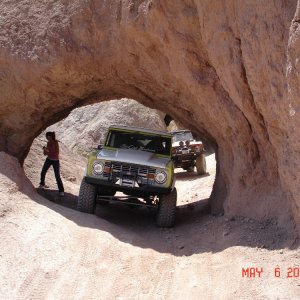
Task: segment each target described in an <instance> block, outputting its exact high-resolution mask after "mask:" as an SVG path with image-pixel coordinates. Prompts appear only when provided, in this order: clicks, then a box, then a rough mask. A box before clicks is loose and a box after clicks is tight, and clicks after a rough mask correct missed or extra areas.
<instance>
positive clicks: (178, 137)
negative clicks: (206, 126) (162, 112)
mask: <svg viewBox="0 0 300 300" xmlns="http://www.w3.org/2000/svg"><path fill="white" fill-rule="evenodd" d="M172 140H173V143H174V142H180V141H191V140H193V135H192V133H191V132H190V131H186V132H176V133H175V134H174V136H173V138H172Z"/></svg>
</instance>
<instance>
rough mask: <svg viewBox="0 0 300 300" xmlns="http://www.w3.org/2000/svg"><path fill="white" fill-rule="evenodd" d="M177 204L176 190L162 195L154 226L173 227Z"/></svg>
mask: <svg viewBox="0 0 300 300" xmlns="http://www.w3.org/2000/svg"><path fill="white" fill-rule="evenodd" d="M176 202H177V190H176V188H174V189H173V191H172V192H171V193H170V194H168V195H162V196H161V197H160V199H159V203H158V208H157V213H156V224H157V226H159V227H173V226H174V223H175V214H176Z"/></svg>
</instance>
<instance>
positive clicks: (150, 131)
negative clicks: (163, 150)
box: [108, 125, 172, 138]
mask: <svg viewBox="0 0 300 300" xmlns="http://www.w3.org/2000/svg"><path fill="white" fill-rule="evenodd" d="M108 129H120V130H130V131H137V132H146V133H154V134H158V135H164V136H168V137H170V138H171V137H172V134H171V133H169V132H167V131H160V130H153V129H148V128H143V127H135V126H126V125H121V126H120V125H111V126H109V127H108Z"/></svg>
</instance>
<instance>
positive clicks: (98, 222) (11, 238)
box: [0, 153, 300, 299]
mask: <svg viewBox="0 0 300 300" xmlns="http://www.w3.org/2000/svg"><path fill="white" fill-rule="evenodd" d="M1 159H2V160H3V161H4V162H5V164H2V165H1V166H0V184H1V187H3V188H1V191H0V194H1V196H0V212H1V214H0V234H1V240H0V282H1V285H0V294H1V295H2V296H1V297H2V298H3V299H183V298H186V299H199V298H200V299H300V297H299V295H300V281H299V278H287V276H286V275H287V272H288V268H289V267H299V259H300V255H299V251H298V250H297V249H293V240H292V239H291V238H290V236H289V234H288V232H286V231H285V230H284V229H282V228H280V227H278V226H277V224H276V221H275V220H269V221H264V222H258V221H255V220H253V219H250V218H241V217H238V216H236V217H233V218H230V219H228V218H227V217H224V216H212V215H210V214H209V210H208V206H207V198H208V197H209V195H210V192H211V188H212V184H213V182H214V176H215V161H214V156H213V155H210V156H208V157H207V163H208V174H207V175H206V176H201V177H199V176H197V175H195V174H193V173H186V172H183V171H182V170H181V169H178V170H177V179H178V180H177V188H178V191H179V197H178V198H179V202H178V210H177V222H176V226H175V227H174V228H172V229H160V228H157V227H156V226H155V223H154V217H155V212H154V211H151V210H148V209H146V208H135V209H132V208H129V207H128V206H122V205H117V204H111V205H109V206H105V207H103V206H97V209H96V215H89V214H84V213H79V212H77V211H76V210H75V207H76V199H77V193H78V182H77V181H72V184H69V183H68V182H67V181H66V179H64V182H65V184H66V186H67V188H66V196H65V198H64V199H59V198H58V197H57V191H56V187H55V185H52V184H51V189H49V190H48V191H47V192H46V193H43V196H46V197H48V198H49V199H50V200H49V199H46V198H45V197H43V196H41V195H39V194H37V193H36V192H35V189H34V188H33V187H32V185H31V183H30V182H29V181H28V180H27V179H26V178H25V177H24V174H23V173H22V171H21V170H20V168H19V167H18V165H17V162H16V161H15V160H14V159H12V158H11V157H9V156H8V155H6V154H3V153H1ZM76 167H77V166H76ZM80 168H81V167H79V169H80ZM79 169H78V170H79ZM67 176H68V175H67ZM51 177H53V175H52V174H51V172H50V173H49V181H50V180H53V178H52V179H51ZM12 178H13V179H14V180H12ZM64 178H66V176H64ZM50 182H51V181H50ZM277 266H279V267H280V269H281V274H280V278H276V277H275V275H274V269H275V268H276V267H277ZM250 267H254V268H263V273H262V275H261V277H258V274H259V273H255V277H253V278H245V277H243V276H242V269H243V268H245V269H246V268H250ZM259 270H260V269H259Z"/></svg>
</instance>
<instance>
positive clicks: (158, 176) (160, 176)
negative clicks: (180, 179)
mask: <svg viewBox="0 0 300 300" xmlns="http://www.w3.org/2000/svg"><path fill="white" fill-rule="evenodd" d="M167 178H168V175H167V173H166V172H165V171H157V172H156V173H155V176H154V180H155V181H156V182H157V183H159V184H163V183H165V182H166V181H167Z"/></svg>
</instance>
